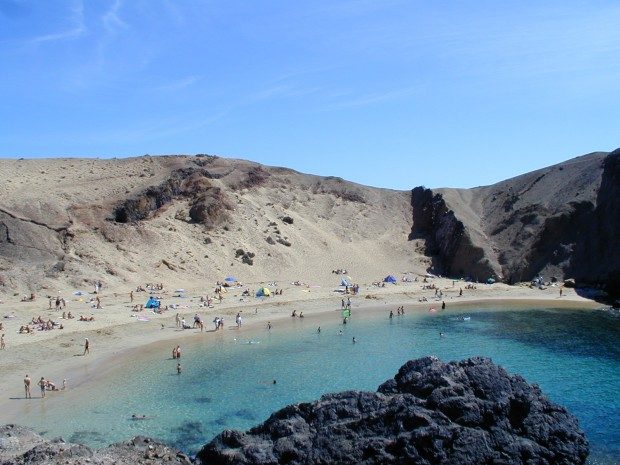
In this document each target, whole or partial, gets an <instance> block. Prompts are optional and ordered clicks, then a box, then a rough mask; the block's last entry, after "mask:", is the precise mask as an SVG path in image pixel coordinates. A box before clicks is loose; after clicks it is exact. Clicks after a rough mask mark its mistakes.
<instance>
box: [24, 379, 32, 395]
mask: <svg viewBox="0 0 620 465" xmlns="http://www.w3.org/2000/svg"><path fill="white" fill-rule="evenodd" d="M31 384H32V380H31V379H30V376H28V375H26V377H25V378H24V391H26V399H32V394H30V385H31Z"/></svg>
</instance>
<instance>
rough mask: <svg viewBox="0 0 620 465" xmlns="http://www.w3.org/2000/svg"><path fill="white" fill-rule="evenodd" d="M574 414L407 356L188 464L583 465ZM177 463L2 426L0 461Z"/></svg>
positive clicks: (160, 449) (160, 452) (169, 453)
mask: <svg viewBox="0 0 620 465" xmlns="http://www.w3.org/2000/svg"><path fill="white" fill-rule="evenodd" d="M587 455H588V442H587V440H586V438H585V436H584V434H583V432H582V431H581V430H580V429H579V425H578V424H577V420H576V419H575V417H573V416H572V415H571V414H570V413H568V412H567V411H566V409H564V408H563V407H561V406H559V405H556V404H553V403H552V402H550V401H549V400H548V399H547V398H546V397H545V396H544V395H543V394H542V393H541V391H540V389H539V388H538V387H537V386H535V385H530V384H528V383H527V382H526V381H525V380H524V379H523V378H521V377H520V376H510V375H509V374H508V373H507V372H506V371H505V370H504V369H503V368H501V367H499V366H497V365H495V364H493V363H492V362H491V360H489V359H485V358H473V359H469V360H464V361H461V362H451V363H442V362H441V361H440V360H438V359H437V358H435V357H426V358H421V359H418V360H412V361H410V362H407V363H406V364H405V365H403V366H402V367H401V368H400V370H399V371H398V373H397V374H396V376H395V377H394V379H390V380H388V381H386V382H385V383H383V384H382V385H381V386H379V390H378V392H356V391H348V392H341V393H338V394H328V395H325V396H323V397H321V399H320V400H318V401H316V402H312V403H303V404H297V405H290V406H288V407H285V408H284V409H282V410H280V411H279V412H276V413H274V414H273V415H272V416H271V417H270V418H269V419H268V420H267V421H266V422H265V423H263V424H262V425H259V426H257V427H255V428H253V429H251V430H250V431H248V432H246V433H242V432H239V431H230V430H227V431H224V432H223V433H221V434H220V435H219V436H217V437H216V438H215V439H213V441H211V442H210V443H209V444H207V445H205V446H204V447H203V449H202V450H201V451H200V452H199V453H198V456H197V458H196V459H195V463H198V464H200V463H202V464H205V465H207V464H209V465H218V464H254V465H258V464H265V465H266V464H317V465H318V464H354V463H355V464H420V465H422V464H424V465H427V464H428V465H430V464H459V465H468V464H472V465H474V464H475V465H479V464H498V465H499V464H502V465H508V464H538V465H545V464H561V465H571V464H583V463H584V462H585V460H586V457H587ZM84 463H91V464H101V465H111V464H119V465H120V464H132V465H133V464H180V465H189V464H190V463H191V461H190V459H189V458H188V457H187V456H186V455H184V454H183V453H181V452H179V451H178V450H175V449H173V448H170V447H167V446H165V445H164V444H161V443H158V442H157V441H154V440H152V439H148V438H143V437H136V438H133V439H131V440H129V441H126V442H123V443H119V444H114V445H112V446H110V447H107V448H105V449H100V450H97V451H93V450H92V449H90V448H88V447H86V446H82V445H76V444H68V443H65V442H64V441H63V440H61V439H55V440H46V439H44V438H42V437H41V436H39V435H38V434H35V433H33V432H32V431H30V430H28V429H25V428H21V427H18V426H13V425H8V426H4V427H0V465H9V464H11V465H14V464H16V465H43V464H45V465H48V464H52V465H53V464H59V465H60V464H67V465H74V464H84Z"/></svg>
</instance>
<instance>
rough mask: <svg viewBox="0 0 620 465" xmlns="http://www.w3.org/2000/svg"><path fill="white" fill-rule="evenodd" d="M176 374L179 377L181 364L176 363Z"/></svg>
mask: <svg viewBox="0 0 620 465" xmlns="http://www.w3.org/2000/svg"><path fill="white" fill-rule="evenodd" d="M177 374H178V375H180V374H181V364H180V363H177Z"/></svg>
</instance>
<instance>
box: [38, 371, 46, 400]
mask: <svg viewBox="0 0 620 465" xmlns="http://www.w3.org/2000/svg"><path fill="white" fill-rule="evenodd" d="M38 384H39V387H40V388H41V398H42V399H45V387H46V386H47V383H46V382H45V378H44V377H43V376H41V379H40V380H39V383H38Z"/></svg>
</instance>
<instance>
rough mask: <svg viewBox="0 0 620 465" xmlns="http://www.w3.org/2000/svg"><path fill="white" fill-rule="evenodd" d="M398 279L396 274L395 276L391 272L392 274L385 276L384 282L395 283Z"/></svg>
mask: <svg viewBox="0 0 620 465" xmlns="http://www.w3.org/2000/svg"><path fill="white" fill-rule="evenodd" d="M397 281H398V280H397V279H396V277H395V276H393V275H391V274H390V275H387V276H386V277H385V278H383V282H384V283H395V282H397Z"/></svg>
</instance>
